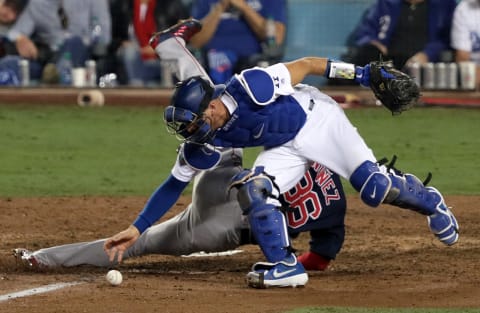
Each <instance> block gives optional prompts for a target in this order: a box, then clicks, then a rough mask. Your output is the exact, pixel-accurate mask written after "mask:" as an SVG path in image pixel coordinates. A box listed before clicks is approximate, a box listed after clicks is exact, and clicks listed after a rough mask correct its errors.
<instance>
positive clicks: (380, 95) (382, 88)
mask: <svg viewBox="0 0 480 313" xmlns="http://www.w3.org/2000/svg"><path fill="white" fill-rule="evenodd" d="M369 65H370V88H371V89H372V90H373V93H374V94H375V97H377V99H378V100H380V102H382V104H383V105H384V106H385V107H387V108H388V109H389V110H390V111H391V112H392V114H393V115H395V114H400V113H402V111H406V110H408V109H410V108H411V107H412V106H413V105H414V104H415V103H417V101H418V98H419V97H420V91H419V88H418V86H417V84H415V81H414V80H413V79H412V78H411V77H410V76H408V75H407V74H405V73H403V72H401V71H399V70H397V69H395V68H394V67H393V64H392V62H391V61H374V62H370V64H369Z"/></svg>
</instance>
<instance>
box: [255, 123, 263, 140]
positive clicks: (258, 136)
mask: <svg viewBox="0 0 480 313" xmlns="http://www.w3.org/2000/svg"><path fill="white" fill-rule="evenodd" d="M264 127H265V124H262V127H261V128H260V130H259V131H258V133H256V134H255V135H253V139H258V138H260V136H262V134H263V128H264Z"/></svg>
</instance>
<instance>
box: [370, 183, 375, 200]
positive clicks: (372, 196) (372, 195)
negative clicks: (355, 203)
mask: <svg viewBox="0 0 480 313" xmlns="http://www.w3.org/2000/svg"><path fill="white" fill-rule="evenodd" d="M376 195H377V186H375V187H373V192H372V194H371V195H370V198H372V199H375V196H376Z"/></svg>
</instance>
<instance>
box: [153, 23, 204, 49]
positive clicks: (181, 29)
mask: <svg viewBox="0 0 480 313" xmlns="http://www.w3.org/2000/svg"><path fill="white" fill-rule="evenodd" d="M201 29H202V23H200V21H198V20H196V19H193V18H190V19H188V20H183V21H181V22H179V23H177V24H175V25H173V26H171V27H169V28H167V29H165V30H163V31H161V32H158V33H155V34H153V36H152V37H151V38H150V42H149V44H150V46H151V47H152V48H153V49H155V48H156V47H157V46H158V45H159V44H160V43H161V42H163V41H165V40H167V39H169V38H172V37H180V38H183V40H185V42H188V41H189V40H190V38H192V36H193V35H195V34H196V33H198V32H199V31H200V30H201Z"/></svg>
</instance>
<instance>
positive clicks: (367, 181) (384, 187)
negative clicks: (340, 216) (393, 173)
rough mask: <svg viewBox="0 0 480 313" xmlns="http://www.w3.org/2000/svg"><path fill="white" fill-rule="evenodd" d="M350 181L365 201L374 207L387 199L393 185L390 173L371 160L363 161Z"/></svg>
mask: <svg viewBox="0 0 480 313" xmlns="http://www.w3.org/2000/svg"><path fill="white" fill-rule="evenodd" d="M350 183H351V184H352V186H353V188H355V189H356V190H357V191H358V192H360V197H361V198H362V200H363V202H365V203H366V204H367V205H369V206H372V207H377V206H379V205H380V204H381V203H382V202H383V201H384V200H385V198H386V196H387V195H388V192H389V191H390V187H391V185H392V182H391V181H390V179H389V177H388V175H387V174H385V173H382V172H381V171H380V169H379V167H378V165H377V164H376V163H373V162H371V161H365V162H363V163H362V164H361V165H360V166H359V167H358V168H357V169H356V170H355V171H354V172H353V174H352V175H351V176H350Z"/></svg>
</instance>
